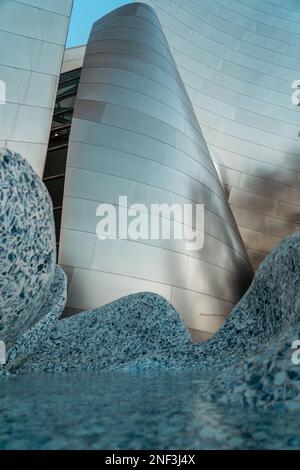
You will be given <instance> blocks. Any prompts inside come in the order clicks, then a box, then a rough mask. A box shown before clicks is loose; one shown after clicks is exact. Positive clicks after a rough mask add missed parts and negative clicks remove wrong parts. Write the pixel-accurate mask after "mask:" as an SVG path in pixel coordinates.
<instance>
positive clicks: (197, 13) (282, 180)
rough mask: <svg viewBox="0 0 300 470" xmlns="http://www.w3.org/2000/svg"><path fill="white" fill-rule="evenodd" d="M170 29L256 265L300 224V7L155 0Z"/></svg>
mask: <svg viewBox="0 0 300 470" xmlns="http://www.w3.org/2000/svg"><path fill="white" fill-rule="evenodd" d="M145 3H147V4H149V5H151V6H152V7H153V8H154V10H155V12H156V14H157V15H158V18H159V20H160V22H161V24H162V28H163V31H164V33H165V35H166V38H167V41H168V43H169V46H170V48H171V52H172V54H173V57H174V60H175V62H176V64H177V66H178V70H179V72H180V75H181V78H182V80H183V82H184V84H185V87H186V90H187V92H188V95H189V97H190V99H191V101H192V104H193V107H194V110H195V114H196V116H197V118H198V120H199V123H200V126H201V129H202V131H203V135H204V138H205V140H206V142H207V144H208V147H209V150H210V153H211V156H212V158H213V160H214V162H215V164H216V166H217V168H218V172H219V175H220V177H221V179H222V181H223V182H224V184H225V185H226V187H227V190H228V198H229V203H230V206H231V208H232V211H233V214H234V216H235V219H236V221H237V223H238V226H239V230H240V233H241V235H242V238H243V240H244V242H245V245H246V247H247V250H248V254H249V257H250V259H251V261H252V264H253V266H254V268H257V266H258V265H259V263H260V262H261V261H262V259H263V258H264V257H265V256H266V254H267V253H269V252H270V250H271V249H272V248H273V247H274V246H275V245H276V244H277V243H278V242H279V241H280V240H281V239H282V238H284V237H285V236H286V235H287V234H288V233H291V232H294V231H296V230H298V227H299V225H297V224H299V222H300V191H299V184H300V176H299V175H300V173H299V171H300V158H299V157H300V140H299V135H298V132H299V130H300V129H299V110H298V109H297V108H296V106H295V105H293V104H292V101H291V95H292V92H293V90H292V83H293V81H295V80H299V79H300V3H299V2H298V1H296V0H282V1H281V0H184V1H182V0H146V1H145Z"/></svg>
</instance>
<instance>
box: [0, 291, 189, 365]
mask: <svg viewBox="0 0 300 470" xmlns="http://www.w3.org/2000/svg"><path fill="white" fill-rule="evenodd" d="M48 326H49V330H48V334H47V337H46V335H44V334H43V340H42V341H37V342H36V343H35V345H34V347H33V348H31V353H30V354H28V355H27V357H26V360H23V359H22V360H21V364H20V361H18V362H16V360H15V359H14V358H13V357H10V359H9V361H8V368H9V370H10V371H11V372H14V373H32V372H41V371H46V372H49V371H51V372H62V371H71V370H76V369H84V370H93V369H99V368H100V369H126V370H145V369H153V368H155V369H157V368H163V369H171V368H175V369H178V368H185V367H188V365H189V362H190V359H191V357H190V355H191V354H193V344H192V341H191V338H190V335H189V333H188V331H187V329H186V328H185V326H184V324H183V322H182V320H181V319H180V317H179V315H178V313H177V312H176V310H175V309H174V308H173V307H172V305H171V304H170V303H169V302H168V301H167V300H165V299H164V298H162V297H160V296H159V295H156V294H152V293H140V294H133V295H129V296H127V297H124V298H121V299H119V300H117V301H115V302H112V303H111V304H108V305H106V306H104V307H101V308H98V309H95V310H93V311H91V312H83V313H81V314H79V315H75V316H73V317H70V318H65V319H62V320H60V321H57V322H55V323H53V324H51V325H48ZM38 331H39V325H36V328H35V336H36V337H38V336H39V333H38ZM19 352H20V353H21V354H18V356H19V357H21V356H22V355H23V354H22V351H21V349H19ZM14 357H16V355H14Z"/></svg>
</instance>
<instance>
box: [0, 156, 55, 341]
mask: <svg viewBox="0 0 300 470" xmlns="http://www.w3.org/2000/svg"><path fill="white" fill-rule="evenodd" d="M0 190H1V192H0V340H1V341H4V342H5V344H6V347H7V348H10V347H11V346H12V345H13V344H14V343H15V342H16V340H17V339H18V338H19V337H20V336H21V335H22V334H23V333H25V332H26V331H27V330H28V329H29V328H30V327H31V326H32V325H34V324H35V323H36V322H37V321H38V320H40V319H41V318H42V317H43V316H44V315H46V313H48V312H46V311H45V309H44V306H45V305H47V302H48V300H47V298H48V296H49V294H50V292H52V288H53V284H54V282H55V277H56V273H57V271H58V270H59V268H56V247H55V237H54V222H53V212H52V202H51V199H50V196H49V194H48V192H47V189H46V187H45V186H44V184H43V182H42V181H41V179H40V178H39V177H38V176H37V174H36V173H35V172H34V170H33V169H32V168H31V166H30V165H29V163H28V162H27V161H26V160H25V159H23V158H22V157H21V156H20V155H18V154H17V153H14V152H11V151H9V150H7V149H0Z"/></svg>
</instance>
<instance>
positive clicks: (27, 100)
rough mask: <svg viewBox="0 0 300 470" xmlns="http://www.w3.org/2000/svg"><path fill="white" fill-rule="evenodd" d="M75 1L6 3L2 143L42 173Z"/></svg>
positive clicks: (1, 40)
mask: <svg viewBox="0 0 300 470" xmlns="http://www.w3.org/2000/svg"><path fill="white" fill-rule="evenodd" d="M72 3H73V0H18V1H17V0H1V1H0V80H3V81H4V82H5V83H6V92H7V97H6V98H7V103H6V104H5V105H1V104H0V147H1V146H2V147H8V148H11V149H13V150H15V151H17V152H20V153H21V154H22V155H23V156H24V157H25V158H27V159H28V161H29V162H30V163H31V165H32V166H33V168H34V169H35V170H36V172H37V173H38V174H39V175H40V176H42V174H43V169H44V162H45V158H46V152H47V146H48V141H49V132H50V126H51V122H52V115H53V108H54V104H55V99H56V90H57V83H58V77H59V74H60V69H61V63H62V58H63V53H64V48H65V42H66V37H67V31H68V25H69V17H70V13H71V8H72Z"/></svg>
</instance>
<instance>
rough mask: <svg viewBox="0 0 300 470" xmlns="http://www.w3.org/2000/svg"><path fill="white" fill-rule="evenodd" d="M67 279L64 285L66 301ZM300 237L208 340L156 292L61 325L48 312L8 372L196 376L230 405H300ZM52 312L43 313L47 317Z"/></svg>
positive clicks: (275, 255) (284, 246) (12, 354)
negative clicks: (298, 357) (193, 334)
mask: <svg viewBox="0 0 300 470" xmlns="http://www.w3.org/2000/svg"><path fill="white" fill-rule="evenodd" d="M63 279H64V277H63V275H62V274H61V279H60V281H59V280H58V290H57V298H58V299H61V293H59V291H60V289H62V290H63V289H64V288H63V283H64V280H63ZM299 293H300V234H295V235H292V236H290V237H288V238H286V239H285V240H284V241H282V242H281V243H280V244H279V245H278V246H277V247H276V248H275V249H274V251H273V252H272V253H271V254H270V255H269V256H268V257H267V258H266V259H265V261H264V262H263V263H262V264H261V266H260V268H259V269H258V271H257V273H256V275H255V278H254V280H253V283H252V285H251V287H250V288H249V290H248V292H247V293H246V294H245V295H244V297H243V298H242V299H241V301H240V302H239V304H238V305H237V306H236V307H235V308H234V309H233V311H232V313H231V315H230V317H229V318H228V320H227V321H226V322H225V324H224V325H223V326H222V328H221V329H220V330H219V331H218V332H217V333H216V334H215V335H214V337H213V338H211V339H210V340H209V341H207V342H206V343H202V344H200V345H195V344H193V343H192V341H191V338H190V336H189V333H188V331H187V329H186V328H185V326H184V324H183V322H182V320H181V319H180V316H179V314H178V313H177V312H176V310H175V309H174V308H173V307H172V305H171V304H170V303H169V302H168V301H166V300H165V299H163V298H162V297H160V296H158V295H156V294H152V293H140V294H134V295H131V296H128V297H124V298H122V299H119V300H117V301H115V302H112V303H111V304H109V305H106V306H104V307H101V308H98V309H95V310H93V311H90V312H83V313H81V314H79V315H75V316H73V317H71V318H66V319H63V320H59V312H60V311H61V308H62V305H61V304H59V305H58V306H57V309H55V303H54V304H53V308H54V310H53V309H51V308H50V309H49V308H48V311H49V312H50V313H48V315H46V316H44V317H43V320H41V321H39V322H38V323H36V324H35V326H34V327H32V328H31V329H30V330H29V331H28V332H27V333H26V334H24V336H23V337H22V338H20V339H19V341H18V342H17V344H16V346H15V347H14V348H11V349H10V351H9V354H8V363H7V365H6V367H5V369H4V370H3V375H4V374H11V373H14V374H24V373H33V372H37V373H40V372H63V371H64V372H66V371H71V370H76V369H80V370H95V369H122V370H126V371H141V370H149V369H163V370H178V369H194V370H195V369H196V370H197V371H198V373H199V374H200V375H201V377H202V378H203V379H205V383H206V384H207V389H206V391H205V397H206V399H208V398H209V397H210V398H211V399H212V400H219V401H221V402H224V403H228V402H242V403H245V404H249V405H251V406H259V407H265V406H267V407H268V406H273V407H276V408H282V409H298V408H300V405H299V404H300V400H299V390H300V386H299V384H300V369H299V367H300V366H297V365H294V364H293V363H292V361H291V357H292V349H291V345H292V341H293V340H294V339H300V294H299ZM46 310H47V309H45V311H44V313H45V312H46Z"/></svg>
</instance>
